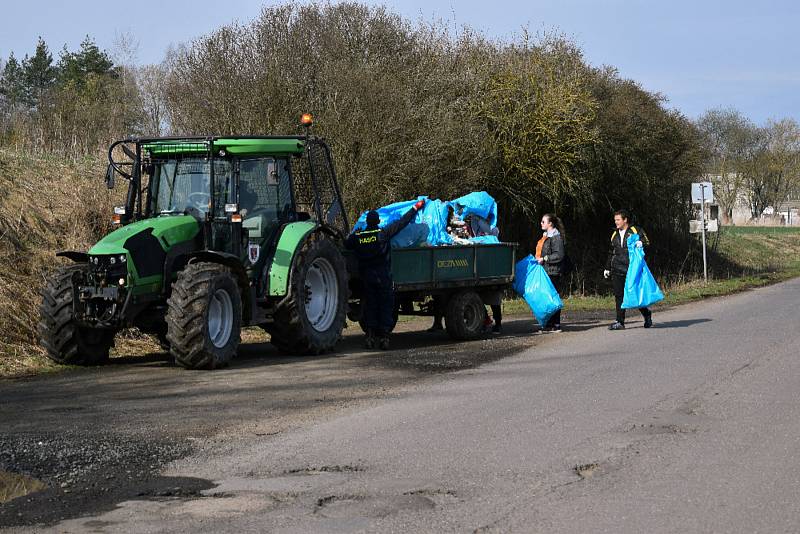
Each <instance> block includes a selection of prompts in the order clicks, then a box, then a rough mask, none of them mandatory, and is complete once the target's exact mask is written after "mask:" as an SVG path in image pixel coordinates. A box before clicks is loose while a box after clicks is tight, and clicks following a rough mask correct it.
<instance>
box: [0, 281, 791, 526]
mask: <svg viewBox="0 0 800 534" xmlns="http://www.w3.org/2000/svg"><path fill="white" fill-rule="evenodd" d="M799 301H800V280H794V281H790V282H786V283H783V284H779V285H776V286H772V287H768V288H762V289H758V290H754V291H749V292H746V293H742V294H739V295H735V296H731V297H726V298H720V299H714V300H711V301H706V302H702V303H696V304H691V305H687V306H682V307H679V308H675V309H672V310H669V311H666V312H662V313H658V314H657V315H656V316H655V322H656V325H655V327H654V328H653V329H650V330H645V329H643V328H641V320H640V318H638V317H637V318H635V319H634V320H632V321H631V322H630V323H629V329H628V330H626V331H623V332H609V331H608V330H606V329H605V328H603V327H602V326H597V327H593V323H592V322H591V321H585V324H580V325H577V326H576V327H574V328H573V330H572V331H567V332H565V333H563V334H552V335H541V336H531V335H530V330H531V328H530V326H529V324H528V323H523V322H520V323H518V324H515V325H512V328H511V329H510V331H511V334H509V335H508V336H506V337H505V338H504V339H500V340H487V341H481V342H477V343H473V344H458V345H450V344H439V342H433V341H426V340H430V338H429V337H425V336H426V335H423V334H405V336H406V337H405V338H404V342H406V343H408V347H409V348H408V349H401V350H397V351H394V352H393V353H391V354H390V355H384V356H381V357H377V356H375V355H370V354H366V355H364V354H348V355H344V356H340V357H335V358H322V359H318V360H312V361H303V362H300V361H294V360H291V361H290V360H286V361H281V360H280V359H278V360H279V361H281V363H279V364H277V363H276V365H269V364H265V362H264V361H263V358H256V359H253V360H250V364H249V365H245V366H244V367H238V368H233V369H231V370H230V371H224V372H227V373H229V374H228V375H216V376H215V374H214V373H189V374H186V373H183V374H181V373H179V372H178V371H176V370H172V369H164V368H160V369H152V368H151V367H148V366H139V367H136V366H134V369H133V370H131V369H129V368H128V367H129V366H127V365H124V366H121V369H122V370H121V371H116V370H115V369H112V370H110V371H109V370H107V369H106V370H102V371H98V372H95V373H94V374H91V373H84V374H83V375H84V382H88V383H90V384H91V387H90V388H89V389H90V390H89V391H85V390H80V389H79V388H78V387H77V386H76V385H75V381H74V380H73V381H71V382H70V381H68V380H67V384H63V383H59V381H62V382H63V381H64V380H66V378H62V377H57V378H55V379H53V378H51V379H50V380H42V379H38V380H35V381H28V382H22V383H14V384H11V385H10V386H3V387H0V398H3V399H4V403H3V407H2V408H0V417H3V421H4V422H5V421H6V417H7V416H8V415H9V413H10V412H11V411H13V410H19V409H22V405H24V402H23V399H25V398H27V399H28V401H29V402H30V403H32V404H33V405H34V406H36V407H38V406H40V404H38V402H39V401H37V400H36V398H35V397H36V394H37V392H41V390H42V387H43V386H45V385H48V384H51V385H52V386H51V388H52V390H53V391H54V392H55V393H51V394H50V396H49V400H48V401H47V402H45V403H44V405H47V406H51V407H54V406H57V405H58V404H59V403H61V404H62V405H63V406H70V405H71V404H76V405H79V406H83V408H82V409H81V410H78V412H84V414H81V415H74V414H71V413H70V412H68V411H64V412H63V413H62V414H61V415H62V416H64V417H68V418H69V419H68V421H69V426H71V427H75V428H76V432H78V433H79V434H81V435H84V436H86V435H89V434H90V433H91V432H92V427H91V424H92V423H91V421H95V422H96V423H95V424H96V425H97V428H98V430H99V434H101V435H108V436H112V437H110V438H108V442H109V445H108V446H109V450H112V451H116V450H117V448H116V447H119V446H120V445H119V443H117V441H114V440H118V439H119V436H126V435H127V436H128V437H129V438H130V439H129V442H130V443H135V444H137V445H136V446H135V447H134V449H135V450H134V451H133V452H131V453H130V455H129V457H135V456H136V451H138V450H139V448H137V447H142V446H143V445H142V444H148V445H150V444H152V445H151V447H152V448H151V449H148V448H147V447H144V449H143V450H144V451H145V452H144V453H143V454H152V455H154V456H155V460H154V462H155V463H153V464H152V465H153V467H148V468H149V469H150V471H147V469H145V470H144V471H145V473H144V474H143V475H140V476H139V478H137V475H136V474H135V473H134V476H132V477H129V479H128V481H127V482H126V483H125V484H121V486H120V487H124V488H127V491H128V493H123V494H116V493H114V491H116V490H111V491H110V492H111V493H112V494H113V498H111V499H109V500H108V502H106V503H105V504H104V505H103V507H102V510H101V509H96V510H94V511H92V505H91V503H87V502H86V499H84V500H81V501H79V503H78V504H77V505H76V506H78V505H79V509H80V514H81V517H77V518H72V519H65V520H63V521H60V522H55V520H56V519H57V518H54V517H52V516H50V517H48V516H46V515H43V516H41V517H42V518H43V519H42V520H43V521H46V525H47V526H46V527H43V526H41V525H39V526H36V525H34V526H30V523H32V522H35V520H36V517H34V516H33V515H31V516H26V515H25V512H23V511H22V508H21V507H19V508H15V510H17V511H16V514H22V515H10V514H6V515H5V516H3V515H0V521H2V520H3V519H5V520H6V523H5V524H9V525H14V524H17V525H20V526H16V527H14V526H11V527H10V529H11V530H13V531H17V530H19V531H43V530H47V529H51V530H53V531H57V532H84V531H93V532H164V531H175V532H179V531H193V532H303V533H308V532H439V531H441V532H615V533H616V532H796V531H798V530H800V484H798V478H800V462H799V461H798V460H799V458H798V457H799V456H800V440H798V437H799V436H800V402H798V401H797V391H798V389H799V388H798V386H800V361H798V354H797V353H798V352H799V351H798V347H800V315H798V308H797V303H798V302H799ZM419 344H422V345H424V346H425V345H426V346H427V347H426V348H425V347H424V348H422V349H412V348H411V347H412V346H417V345H419ZM437 356H438V357H439V358H441V359H442V360H443V361H445V362H450V363H447V364H444V365H442V366H441V369H437V368H436V366H435V365H434V364H435V362H436V361H437V360H436V357H437ZM246 361H247V360H246ZM270 361H271V360H270ZM305 366H308V367H307V368H306V367H305ZM156 367H158V366H157V365H156ZM343 369H344V371H342V370H343ZM298 370H305V371H307V372H308V373H310V374H309V375H308V379H307V381H306V382H305V383H302V380H303V379H302V378H301V377H302V376H305V373H302V372H301V373H299V375H298V373H297V371H298ZM432 370H434V371H433V372H432ZM441 370H447V371H450V372H440V371H441ZM155 371H159V372H162V374H158V373H156V372H155ZM136 373H143V377H142V380H141V383H138V384H136V385H137V386H138V387H137V388H134V389H133V390H131V389H130V388H129V385H130V383H131V382H135V381H133V380H132V379H131V376H132V375H133V376H136ZM342 373H344V377H342ZM329 376H336V377H338V378H334V379H329V378H328V377H329ZM156 377H160V378H156ZM187 377H188V378H187ZM187 381H188V382H189V383H187ZM282 381H285V383H286V388H284V389H281V387H280V385H281V383H282ZM69 384H72V386H69ZM176 384H177V385H176ZM298 386H301V387H299V388H298ZM98 387H99V388H105V390H104V391H103V390H98V389H94V388H98ZM64 388H66V389H64ZM298 389H299V390H302V391H298ZM148 391H154V392H157V394H154V396H153V401H152V403H151V406H150V408H151V409H152V410H153V413H151V414H142V413H139V412H136V413H131V412H130V411H128V410H131V409H132V408H140V407H141V402H142V401H141V396H142V395H146V394H147V392H148ZM112 392H115V393H112ZM268 392H269V393H268ZM309 392H310V394H309ZM268 394H269V395H273V397H272V399H271V400H265V399H264V395H268ZM107 395H111V398H110V399H109V400H108V401H104V400H103V399H105V398H106V396H107ZM193 395H194V396H193ZM274 396H281V399H282V400H281V402H277V401H276V400H275V398H274ZM132 397H136V398H137V400H136V401H135V402H134V401H130V400H126V399H128V398H132ZM187 397H188V398H193V400H192V401H187V400H186V399H187ZM70 398H73V399H76V400H74V401H71V400H70ZM292 398H294V399H297V402H299V403H301V404H303V403H305V404H308V406H305V407H302V408H301V409H293V408H292V405H291V402H290V399H292ZM9 399H10V401H11V403H10V404H9V403H7V402H6V401H7V400H9ZM175 399H177V400H175ZM303 399H305V400H303ZM320 399H321V400H320ZM48 402H49V403H50V404H48ZM93 402H94V403H96V404H94V405H92V403H93ZM170 402H175V403H177V405H179V406H181V407H182V410H185V411H186V414H187V416H186V417H183V416H182V414H181V413H179V412H178V413H172V414H170V410H169V406H170ZM90 405H91V406H90ZM9 406H11V408H9ZM120 406H121V407H120ZM270 406H272V407H273V408H274V410H275V411H276V413H266V412H264V411H263V410H264V409H265V408H267V407H270ZM115 407H116V408H115ZM37 410H38V408H35V409H33V410H31V413H30V414H29V416H28V417H27V419H26V418H23V417H17V418H15V419H14V420H13V421H14V422H13V424H12V425H11V431H10V432H9V433H8V435H9V436H11V437H10V438H8V439H7V441H13V440H17V442H19V441H20V440H23V439H24V438H26V437H27V438H29V439H38V438H37V436H39V435H43V434H44V433H47V432H49V433H50V434H49V435H52V436H55V437H54V438H53V439H54V440H56V441H58V439H62V438H61V437H60V436H63V435H64V430H65V429H64V425H65V424H67V423H66V422H65V420H63V419H62V420H61V421H60V423H59V422H58V420H57V419H55V420H54V419H53V416H52V413H50V414H46V412H44V411H37ZM92 410H94V411H95V412H96V413H95V414H94V415H92V413H91V412H92ZM111 413H113V416H114V418H115V419H114V420H115V421H116V424H118V425H119V426H120V427H121V428H109V425H108V423H107V422H106V423H99V422H97V421H98V415H104V416H108V414H111ZM203 413H220V414H222V415H221V416H219V417H209V418H208V419H207V420H209V421H214V423H213V424H210V425H204V423H203V420H204V419H203V417H202V414H203ZM43 414H45V415H43ZM64 414H67V415H64ZM298 414H301V415H298ZM161 417H166V418H167V421H165V422H163V423H162V424H161V426H158V425H154V424H153V422H154V421H156V420H159V419H160V418H161ZM25 421H28V422H27V423H26V422H25ZM48 421H49V423H47V422H48ZM48 424H49V425H50V426H47V425H48ZM148 424H149V425H150V426H151V427H152V428H150V429H149V430H147V429H146V428H145V427H146V426H147V425H148ZM42 425H45V428H44V429H43V428H41V427H42ZM82 425H86V426H82ZM215 425H216V426H215ZM125 428H129V429H130V431H129V432H128V434H126V432H125ZM4 430H5V429H4ZM162 442H163V444H160V443H162ZM69 443H71V444H73V445H74V440H73V441H70V442H69ZM187 443H188V444H189V450H188V451H186V450H184V449H183V447H186V446H187ZM13 446H15V447H19V443H17V444H16V445H13ZM5 447H6V448H8V445H5ZM29 447H31V448H33V449H34V450H35V447H34V445H33V444H31V445H30V446H29ZM123 449H124V447H123ZM153 451H155V452H153ZM2 454H3V446H0V460H1V459H2V458H3V456H2ZM26 454H27V453H26ZM31 454H32V456H31ZM6 455H7V453H6ZM18 456H19V455H18ZM22 456H23V457H25V458H27V459H23V460H24V461H23V460H16V464H15V465H23V464H25V462H28V463H29V464H31V463H35V462H34V459H35V454H33V453H30V454H29V455H28V456H30V458H28V457H27V456H25V455H22ZM121 457H122V458H125V456H124V454H123V455H122V456H121ZM98 461H99V462H101V465H106V464H102V461H101V460H95V462H98ZM7 463H8V462H7ZM67 463H69V462H67ZM123 463H124V462H123ZM89 465H95V464H93V463H90V464H89ZM113 465H114V466H116V465H118V464H117V463H114V464H113ZM162 466H163V467H162ZM111 467H112V465H111V464H108V465H107V466H106V467H103V468H102V469H95V470H94V471H93V472H95V473H96V472H106V471H108V470H109V469H111ZM79 471H80V469H79ZM90 471H91V470H90ZM111 471H113V469H111ZM33 474H36V473H33ZM90 474H91V473H90ZM48 476H50V477H52V476H54V475H46V474H40V477H41V478H44V479H47V480H48V482H49V481H50V480H51V479H50V478H47V477H48ZM80 476H81V475H77V477H78V478H79V477H80ZM120 478H124V477H123V476H120ZM88 480H89V481H91V482H87V483H94V484H96V481H97V476H94V478H92V477H91V476H89V478H88ZM81 484H82V482H78V483H76V487H75V490H76V492H77V493H78V494H81V495H82V494H83V491H82V488H81V486H80V485H81ZM148 484H149V485H150V486H148ZM69 487H72V486H68V488H69ZM90 487H92V486H90ZM137 487H139V488H145V491H140V493H141V494H140V495H136V494H134V495H130V492H131V491H133V490H134V489H135V488H137ZM148 487H149V488H151V489H147V488H148ZM153 488H155V489H153ZM164 488H166V489H164ZM50 491H52V490H50ZM93 491H97V490H93ZM43 493H45V494H46V493H47V492H43ZM105 493H109V492H105ZM36 495H40V494H33V495H32V496H31V497H32V499H33V500H32V501H31V502H30V503H28V504H29V506H28V508H30V507H33V508H37V507H40V506H43V505H44V504H45V503H44V502H39V501H36V497H35V496H36ZM69 495H73V494H72V493H70V494H68V495H67V496H66V497H68V496H69ZM64 498H65V495H63V494H61V493H57V494H52V495H51V496H50V499H51V500H50V501H49V502H50V503H57V502H61V501H60V500H63V499H64ZM25 499H26V498H22V499H17V500H16V501H11V503H10V504H13V503H18V502H22V501H24V500H25ZM8 506H9V505H8V504H7V505H0V513H2V510H3V508H4V507H6V508H8ZM81 507H82V508H81ZM103 510H105V511H103ZM61 513H62V514H64V515H70V514H69V513H67V512H66V511H64V510H62V512H61ZM73 515H75V514H73ZM17 517H19V518H22V519H15V518H17ZM0 524H3V523H1V522H0ZM26 524H27V525H29V526H26Z"/></svg>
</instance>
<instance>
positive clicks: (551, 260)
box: [542, 233, 564, 276]
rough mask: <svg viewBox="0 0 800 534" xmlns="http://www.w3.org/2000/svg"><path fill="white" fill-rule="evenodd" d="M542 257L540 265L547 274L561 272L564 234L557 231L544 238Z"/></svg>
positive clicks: (554, 274) (551, 274)
mask: <svg viewBox="0 0 800 534" xmlns="http://www.w3.org/2000/svg"><path fill="white" fill-rule="evenodd" d="M542 259H543V260H544V261H543V262H542V266H543V267H544V270H545V271H547V274H548V275H550V276H556V275H559V274H561V264H562V262H563V261H564V236H562V235H561V234H560V233H559V234H555V235H553V236H550V237H548V238H547V239H545V240H544V243H543V244H542Z"/></svg>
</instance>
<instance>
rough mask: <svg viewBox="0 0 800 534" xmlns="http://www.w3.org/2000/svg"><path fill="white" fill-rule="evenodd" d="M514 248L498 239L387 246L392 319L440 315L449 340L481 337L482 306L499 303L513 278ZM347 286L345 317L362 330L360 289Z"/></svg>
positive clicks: (482, 325) (484, 310)
mask: <svg viewBox="0 0 800 534" xmlns="http://www.w3.org/2000/svg"><path fill="white" fill-rule="evenodd" d="M516 247H517V244H516V243H499V244H475V245H465V246H441V247H418V248H400V249H393V250H392V253H391V255H392V256H391V257H392V278H393V281H394V293H395V322H396V321H397V319H398V317H399V316H400V315H417V316H430V317H432V316H434V315H441V316H443V317H444V319H445V326H446V329H447V333H448V334H449V336H450V337H451V338H453V339H456V340H470V339H477V338H479V337H481V336H482V335H483V333H484V322H485V319H486V306H487V305H490V304H500V303H501V302H502V297H503V293H504V292H505V291H507V290H508V289H510V288H511V284H512V283H513V281H514V265H515V263H516ZM351 272H353V271H351ZM351 288H352V289H353V295H354V296H355V297H356V299H355V301H354V302H351V312H352V313H351V316H350V317H351V319H352V320H356V319H357V320H358V321H359V323H361V326H362V329H363V323H362V321H361V320H360V319H361V317H360V315H361V314H360V309H361V306H360V291H359V289H360V288H359V285H358V283H357V282H356V283H354V284H352V285H351Z"/></svg>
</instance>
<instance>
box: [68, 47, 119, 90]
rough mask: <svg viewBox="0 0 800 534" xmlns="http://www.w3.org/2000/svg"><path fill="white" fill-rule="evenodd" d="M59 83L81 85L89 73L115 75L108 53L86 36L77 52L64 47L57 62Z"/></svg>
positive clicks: (84, 82)
mask: <svg viewBox="0 0 800 534" xmlns="http://www.w3.org/2000/svg"><path fill="white" fill-rule="evenodd" d="M58 71H59V83H60V84H61V85H67V84H74V85H76V86H78V87H83V86H84V85H85V84H86V80H87V78H88V77H89V76H90V75H97V76H106V75H110V76H113V77H116V74H117V73H116V69H115V67H114V62H113V61H111V58H109V57H108V54H107V53H106V52H104V51H102V50H100V49H99V48H98V47H97V45H96V44H95V42H94V41H93V40H92V39H91V37H89V36H88V35H87V36H86V39H84V40H83V42H82V43H81V48H80V50H79V51H78V52H70V51H68V50H67V49H66V47H64V50H63V51H62V52H61V57H60V59H59V62H58Z"/></svg>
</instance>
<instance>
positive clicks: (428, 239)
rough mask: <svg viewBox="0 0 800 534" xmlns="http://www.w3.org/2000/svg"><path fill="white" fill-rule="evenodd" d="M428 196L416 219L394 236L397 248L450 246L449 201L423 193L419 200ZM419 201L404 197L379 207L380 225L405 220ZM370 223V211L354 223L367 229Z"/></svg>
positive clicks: (359, 228)
mask: <svg viewBox="0 0 800 534" xmlns="http://www.w3.org/2000/svg"><path fill="white" fill-rule="evenodd" d="M422 199H425V200H426V202H425V207H424V208H423V209H421V210H420V211H419V212H418V213H417V215H416V217H415V218H414V220H412V221H411V223H409V225H408V226H406V227H405V228H403V229H402V230H401V231H400V232H398V233H397V235H395V236H394V237H393V238H392V247H393V248H408V247H420V246H425V245H430V246H434V247H435V246H438V245H447V244H450V243H452V242H453V239H452V238H451V237H450V235H449V234H448V233H447V204H446V203H445V202H442V201H441V200H429V199H428V197H425V196H421V197H418V198H417V200H422ZM417 200H404V201H401V202H395V203H394V204H389V205H388V206H383V207H381V208H378V209H377V210H375V211H377V212H378V216H379V217H380V218H381V222H380V224H379V226H380V227H381V228H383V227H384V226H386V225H387V224H391V223H393V222H394V221H396V220H398V219H401V218H402V217H403V215H405V214H406V212H407V211H408V210H410V209H411V208H412V207H413V206H414V204H416V203H417ZM366 226H367V212H364V213H362V214H361V216H360V217H359V218H358V221H356V224H355V225H354V226H353V230H363V229H364V228H366Z"/></svg>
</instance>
